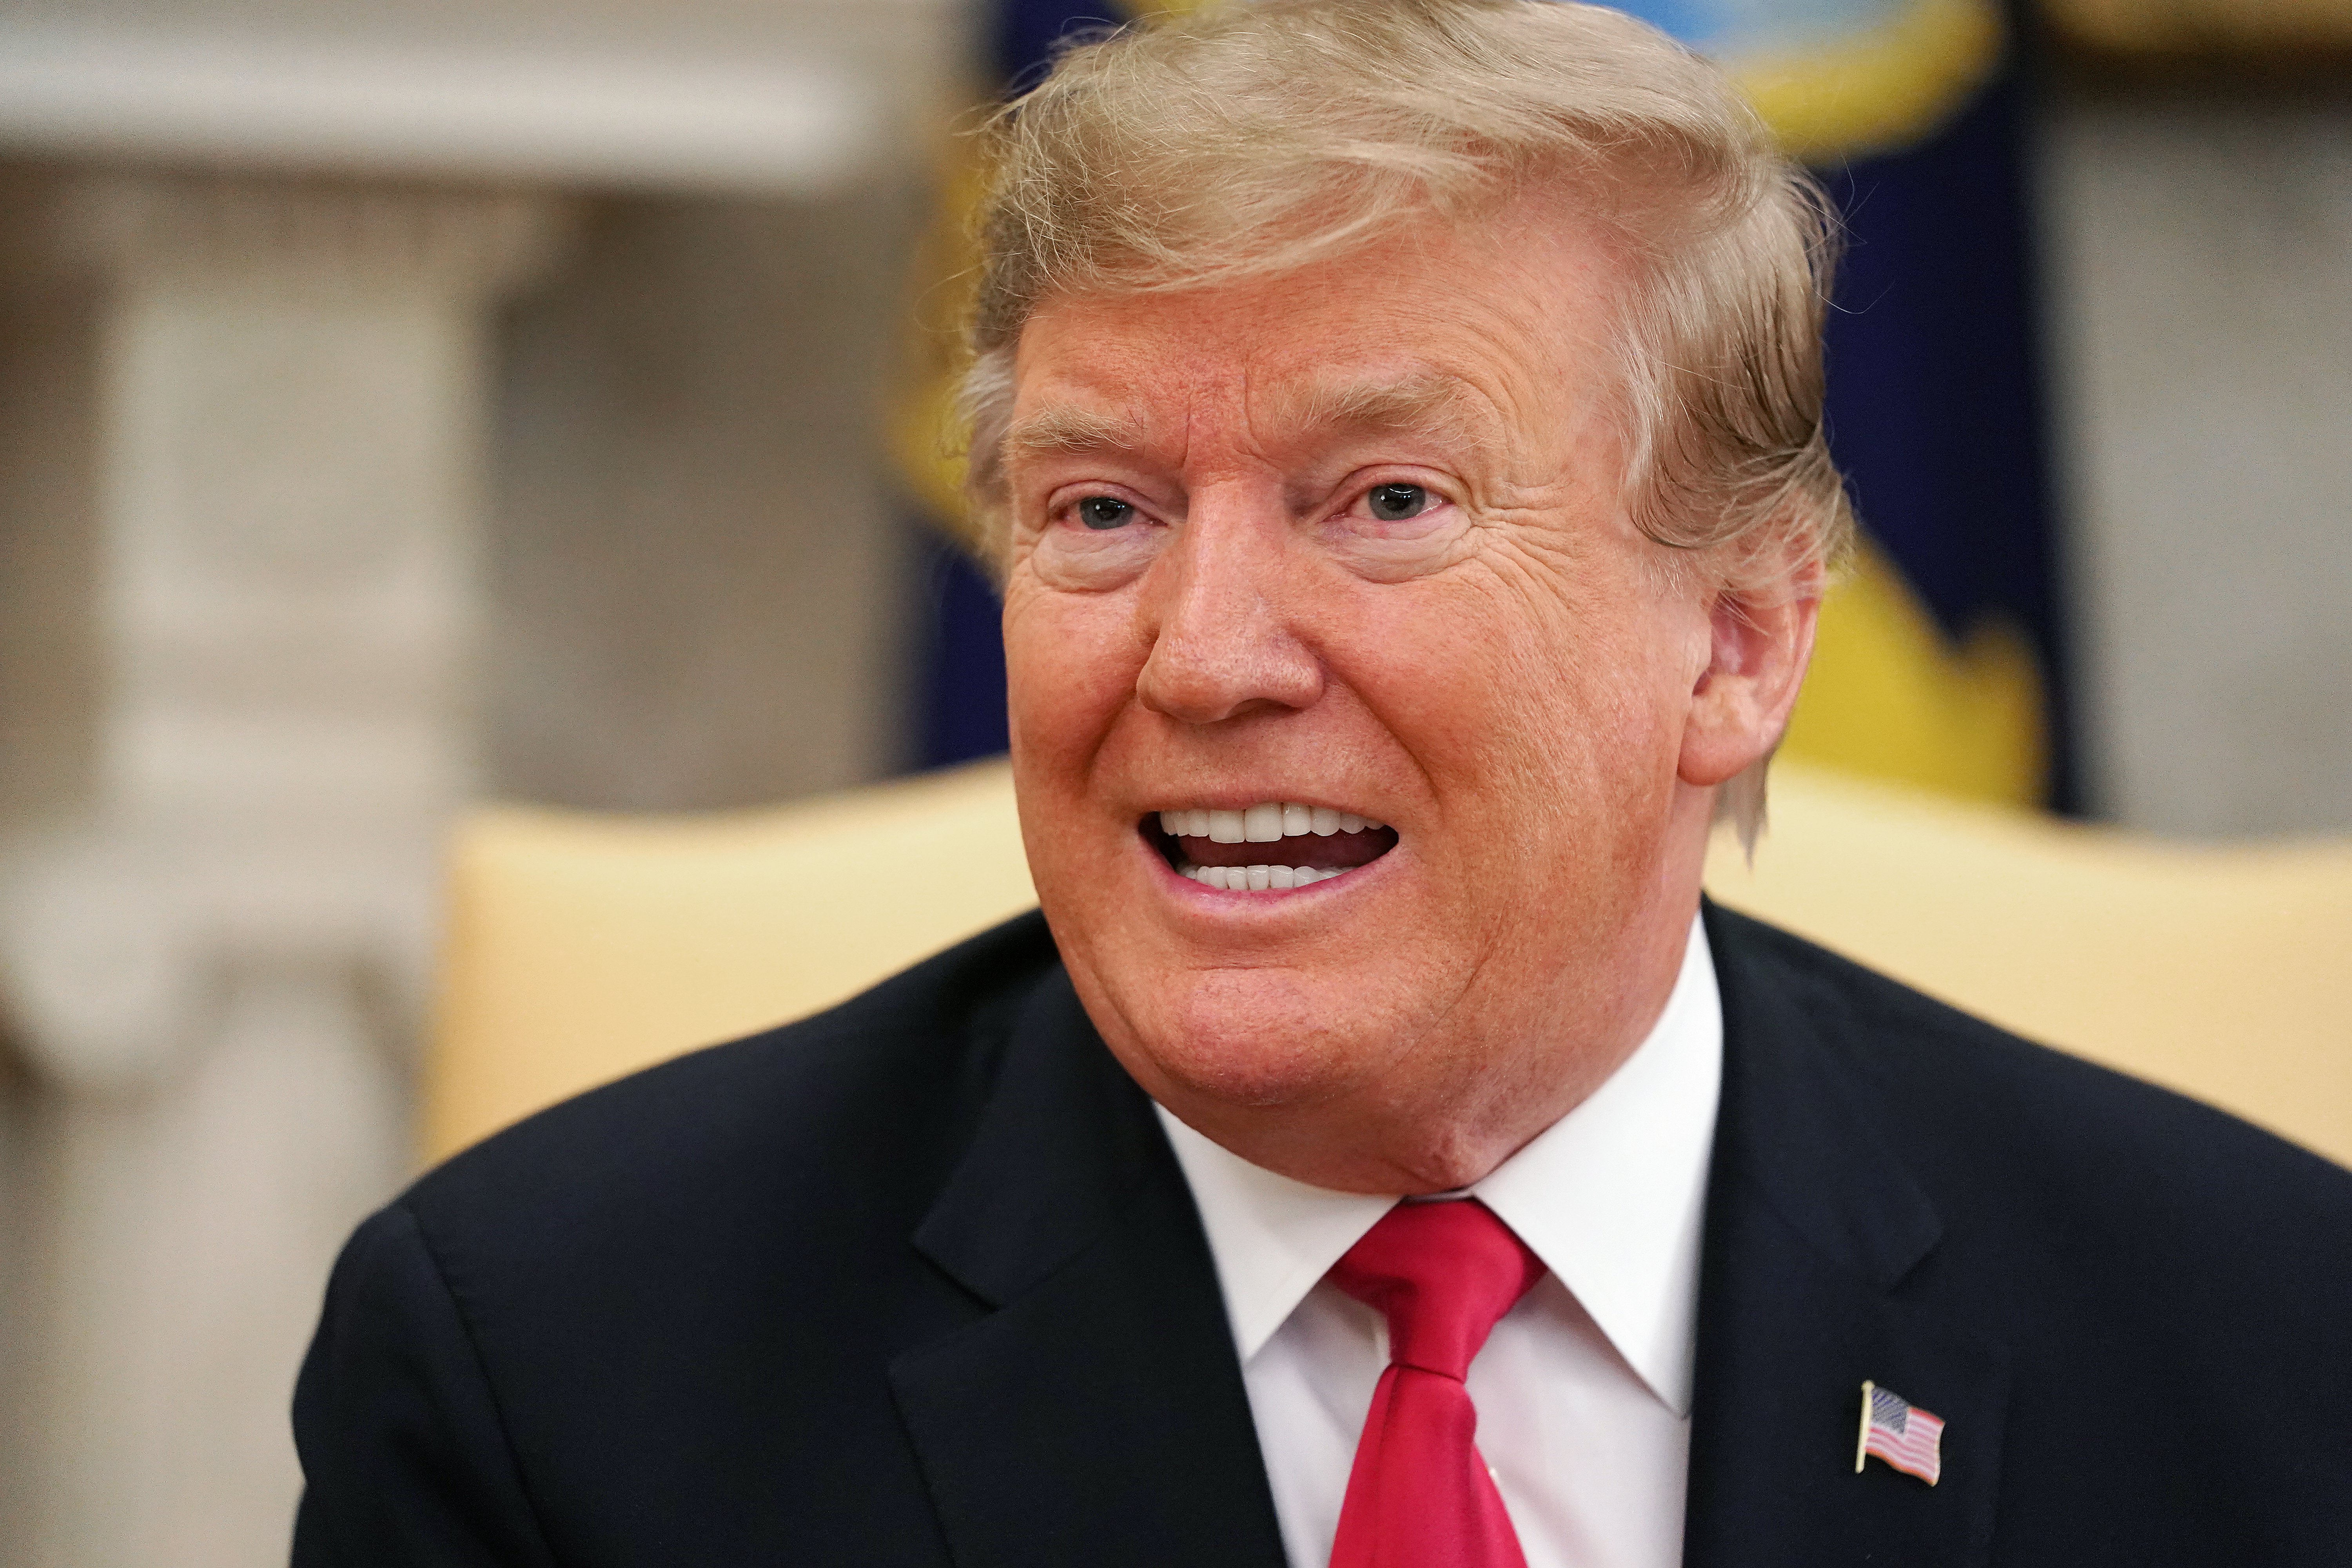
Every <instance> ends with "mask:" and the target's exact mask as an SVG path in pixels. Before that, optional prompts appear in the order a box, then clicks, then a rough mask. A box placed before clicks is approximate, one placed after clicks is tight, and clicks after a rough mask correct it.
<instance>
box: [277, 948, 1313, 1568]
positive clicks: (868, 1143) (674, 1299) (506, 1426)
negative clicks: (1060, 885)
mask: <svg viewBox="0 0 2352 1568" xmlns="http://www.w3.org/2000/svg"><path fill="white" fill-rule="evenodd" d="M1170 1380H1173V1382H1172V1384H1171V1383H1170ZM296 1431H297V1438H298V1443H299V1447H300V1449H301V1453H302V1458H303V1465H304V1470H305V1475H306V1478H307V1481H308V1489H307V1490H306V1493H305V1496H304V1500H303V1504H302V1509H301V1513H300V1517H299V1524H298V1528H297V1536H296V1547H295V1560H296V1562H297V1563H298V1564H300V1563H320V1564H323V1563H415V1564H425V1563H431V1564H436V1565H444V1564H470V1563H483V1564H487V1563H557V1562H560V1563H567V1564H613V1565H615V1568H618V1565H621V1564H642V1563H649V1562H678V1563H697V1564H698V1565H708V1568H719V1565H723V1564H730V1563H774V1562H794V1563H812V1564H823V1563H841V1564H852V1563H855V1564H869V1563H893V1564H895V1563H907V1564H940V1565H941V1568H945V1564H947V1563H949V1562H950V1560H952V1561H953V1562H954V1563H957V1564H958V1565H959V1568H969V1565H971V1564H988V1563H1003V1564H1007V1565H1010V1564H1014V1563H1019V1564H1023V1565H1024V1568H1027V1565H1032V1564H1034V1565H1039V1568H1044V1565H1050V1564H1053V1563H1071V1564H1076V1563H1086V1562H1098V1561H1118V1562H1121V1563H1138V1564H1151V1563H1164V1564H1168V1565H1170V1568H1173V1565H1174V1564H1177V1563H1191V1562H1207V1561H1218V1562H1232V1563H1261V1564H1265V1565H1266V1568H1274V1565H1275V1564H1276V1563H1278V1560H1279V1544H1278V1539H1277V1536H1276V1527H1275V1525H1274V1522H1273V1514H1272V1504H1271V1501H1270V1500H1268V1499H1267V1498H1266V1497H1265V1480H1264V1473H1263V1467H1262V1464H1261V1463H1260V1461H1259V1458H1258V1456H1257V1450H1256V1445H1255V1435H1254V1433H1253V1431H1252V1429H1251V1427H1250V1425H1249V1417H1248V1410H1247V1405H1246V1397H1245V1395H1244V1393H1243V1391H1242V1388H1241V1384H1240V1373H1239V1368H1238V1365H1237V1363H1235V1362H1234V1352H1233V1349H1232V1342H1231V1339H1230V1337H1229V1335H1228V1333H1227V1331H1226V1329H1225V1326H1224V1322H1223V1307H1222V1301H1221V1299H1220V1298H1219V1297H1218V1295H1217V1292H1216V1287H1215V1278H1214V1271H1213V1266H1212V1265H1211V1264H1210V1263H1209V1260H1208V1258H1207V1252H1206V1244H1205V1241H1204V1240H1203V1239H1202V1237H1201V1236H1200V1233H1199V1222H1198V1219H1197V1216H1196V1215H1194V1214H1193V1212H1192V1207H1191V1200H1190V1195H1189V1194H1188V1193H1187V1192H1186V1191H1185V1190H1184V1188H1183V1184H1182V1180H1181V1174H1180V1173H1178V1172H1177V1171H1176V1168H1175V1165H1174V1161H1173V1158H1172V1156H1171V1155H1170V1154H1169V1152H1168V1150H1167V1146H1166V1142H1165V1140H1164V1139H1163V1138H1162V1137H1161V1135H1160V1131H1159V1127H1158V1124H1157V1122H1156V1121H1155V1120H1154V1119H1153V1117H1152V1116H1151V1114H1150V1106H1149V1101H1148V1100H1145V1099H1144V1097H1143V1095H1142V1093H1141V1091H1140V1090H1139V1089H1136V1087H1135V1086H1134V1084H1133V1082H1132V1081H1131V1080H1129V1079H1128V1078H1127V1077H1126V1075H1125V1074H1124V1072H1122V1071H1121V1070H1120V1069H1119V1068H1118V1065H1117V1063H1116V1062H1115V1061H1114V1060H1113V1059H1112V1058H1110V1057H1109V1055H1108V1052H1107V1051H1106V1050H1105V1049H1104V1048H1103V1047H1102V1046H1101V1043H1100V1041H1099V1039H1098V1038H1097V1037H1095V1035H1094V1033H1093V1030H1092V1028H1091V1026H1089V1025H1088V1024H1087V1021H1086V1019H1085V1016H1084V1013H1083V1011H1082V1010H1081V1009H1080V1008H1079V1007H1078V1005H1077V1003H1076V997H1075V995H1074V994H1072V993H1071V991H1070V988H1069V985H1068V982H1067V979H1066V976H1065V975H1064V974H1063V973H1062V971H1061V968H1060V965H1059V962H1058V959H1057V957H1056V955H1055V950H1054V946H1053V942H1052V940H1051V938H1050V936H1049V935H1048V933H1047V931H1046V930H1045V922H1044V921H1043V920H1042V919H1041V918H1039V917H1037V916H1034V915H1032V916H1029V917H1026V918H1024V919H1022V920H1018V921H1013V922H1011V923H1010V924H1008V925H1006V926H1004V927H1001V928H999V929H998V930H996V931H991V932H988V933H986V934H984V935H982V936H981V937H978V938H975V939H973V940H972V941H971V942H966V943H964V944H963V945H961V946H960V947H957V948H955V949H952V950H950V952H946V953H944V954H941V955H940V957H938V958H935V959H933V960H931V961H929V962H928V963H924V964H921V965H919V966H917V967H916V968H915V969H913V970H910V971H908V972H907V973H904V974H901V975H899V976H898V977H896V978H895V979H892V980H890V981H887V982H886V983H885V984H882V985H880V986H878V987H877V988H876V989H875V990H873V991H870V992H868V993H866V994H864V995H862V996H859V997H857V998H856V999H854V1000H853V1001H851V1002H849V1003H846V1004H845V1005H842V1006H840V1007H838V1008H835V1009H834V1010H833V1011H831V1012H829V1013H826V1014H824V1015H821V1016H817V1017H814V1018H812V1019H809V1020H806V1021H804V1022H802V1023H798V1024H794V1025H792V1026H788V1027H785V1028H782V1029H778V1030H774V1031H772V1032H770V1033H768V1034H765V1035H761V1036H759V1037H754V1038H751V1039H748V1040H744V1041H740V1042H737V1043H735V1044H731V1045H727V1046H721V1047H715V1048H713V1049H709V1050H706V1051H701V1052H698V1053H695V1054H693V1055H690V1056H688V1057H684V1058H679V1059H677V1060H676V1061H672V1062H669V1063H667V1064H664V1065H662V1066H660V1067H656V1068H652V1069H650V1070H647V1071H646V1072H642V1073H639V1074H637V1075H635V1076H633V1077H631V1078H628V1079H623V1080H622V1081H620V1082H618V1083H615V1084H613V1085H610V1086H607V1087H606V1088H604V1089H597V1090H593V1091H592V1092H590V1093H588V1094H585V1095H583V1096H581V1097H580V1098H578V1099H575V1100H571V1101H569V1102H567V1103H565V1104H562V1105H560V1106H557V1107H555V1108H553V1109H551V1110H547V1111H544V1112H541V1114H539V1115H537V1116H535V1117H532V1118H530V1120H528V1121H524V1122H522V1123H520V1124H519V1125H517V1126H515V1127H513V1128H510V1129H509V1130H508V1131H504V1132H501V1133H499V1134H498V1135H496V1136H494V1137H493V1138H491V1139H489V1140H488V1141H487V1142H484V1143H482V1144H480V1145H478V1146H477V1147H476V1148H474V1149H472V1150H469V1151H467V1152H465V1153H462V1154H460V1155H458V1156H457V1157H456V1158H454V1159H452V1160H451V1161H450V1162H448V1163H446V1164H445V1165H443V1166H442V1167H441V1168H439V1169H438V1170H436V1171H435V1172H433V1173H429V1174H428V1175H426V1176H425V1177H424V1178H423V1179H422V1180H420V1181H419V1182H418V1183H417V1184H415V1186H414V1187H413V1188H411V1189H410V1191H409V1192H407V1193H406V1194H404V1195H403V1196H402V1197H401V1198H400V1199H398V1200H397V1201H396V1202H394V1204H393V1205H390V1206H389V1207H388V1208H387V1209H386V1210H384V1211H383V1213H382V1214H380V1215H377V1216H375V1217H374V1218H373V1219H372V1220H371V1221H369V1222H368V1224H367V1225H365V1226H362V1229H361V1230H360V1232H359V1234H358V1235H357V1236H356V1237H354V1238H353V1240H352V1244H351V1246H350V1247H348V1248H347V1249H346V1251H345V1254H344V1257H343V1258H342V1260H341V1263H340V1264H339V1265H338V1268H337V1270H336V1275H335V1278H334V1279H333V1281H332V1283H331V1286H330V1289H329V1298H328V1302H327V1306H326V1310H325V1312H324V1315H323V1318H322V1321H321V1324H320V1332H319V1336H318V1339H317V1342H315V1344H314V1346H313V1348H312V1351H311V1353H310V1358H309V1360H308V1362H307V1363H306V1364H305V1367H304V1371H303V1374H302V1378H301V1383H300V1386H299V1389H298V1391H297V1395H296ZM1101 1553H1108V1555H1100V1554H1101Z"/></svg>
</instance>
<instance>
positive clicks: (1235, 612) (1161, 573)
mask: <svg viewBox="0 0 2352 1568" xmlns="http://www.w3.org/2000/svg"><path fill="white" fill-rule="evenodd" d="M1288 542H1289V541H1288V530H1287V527H1286V523H1285V521H1284V520H1283V519H1281V518H1279V517H1278V516H1270V515H1267V514H1266V512H1265V509H1264V508H1263V507H1262V506H1252V505H1250V504H1248V503H1247V502H1246V501H1244V500H1236V499H1227V498H1217V497H1210V496H1195V497H1194V500H1193V505H1192V509H1191V512H1190V514H1189V515H1188V516H1187V518H1186V520H1185V521H1184V523H1183V525H1182V527H1181V529H1180V531H1179V532H1178V536H1177V538H1176V539H1175V540H1174V541H1173V542H1171V548H1170V549H1169V550H1168V551H1167V552H1165V553H1164V554H1162V556H1161V557H1160V560H1159V561H1158V562H1156V563H1154V566H1153V573H1152V581H1151V582H1150V583H1149V584H1147V585H1146V591H1145V593H1144V595H1143V598H1142V600H1141V602H1140V605H1139V612H1138V613H1139V615H1141V616H1143V617H1144V620H1145V625H1144V626H1143V627H1142V630H1143V632H1144V635H1145V636H1146V637H1148V638H1149V639H1150V645H1151V653H1150V657H1149V658H1146V659H1145V660H1144V663H1143V668H1142V670H1141V671H1140V673H1139V674H1138V675H1137V677H1136V681H1135V691H1136V696H1137V697H1138V698H1139V700H1141V701H1142V703H1143V705H1144V706H1145V707H1147V708H1149V709H1150V710H1152V711H1153V712H1155V713H1161V714H1165V715H1166V716H1167V717H1169V718H1171V719H1173V720H1176V721H1179V722H1180V723H1185V724H1215V723H1219V722H1222V721H1224V720H1227V719H1238V718H1242V717H1244V716H1247V715H1250V714H1254V713H1263V712H1276V711H1280V710H1298V709H1304V708H1307V707H1310V706H1312V705H1313V704H1314V702H1315V700H1316V699H1317V698H1318V697H1320V696H1321V695H1322V693H1323V664H1322V660H1321V659H1319V658H1317V657H1316V654H1315V652H1314V650H1313V649H1312V648H1311V647H1308V646H1307V643H1306V642H1305V641H1303V640H1302V639H1301V638H1300V637H1299V635H1298V631H1297V627H1296V626H1295V625H1294V624H1293V618H1292V616H1291V614H1290V609H1289V606H1291V605H1293V604H1294V602H1295V598H1294V596H1295V595H1296V593H1297V586H1296V584H1297V563H1292V562H1290V561H1288V560H1286V553H1287V546H1288Z"/></svg>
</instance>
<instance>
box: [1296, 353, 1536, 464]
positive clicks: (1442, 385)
mask: <svg viewBox="0 0 2352 1568" xmlns="http://www.w3.org/2000/svg"><path fill="white" fill-rule="evenodd" d="M1276 415H1277V417H1278V418H1279V419H1280V420H1281V422H1282V423H1283V424H1284V425H1285V426H1289V427H1292V428H1299V427H1304V428H1309V429H1326V430H1385V431H1394V432H1397V433H1400V434H1414V435H1428V436H1435V437H1439V438H1440V439H1442V440H1444V441H1445V442H1446V443H1447V444H1449V445H1451V446H1454V447H1460V448H1463V449H1465V450H1466V451H1469V452H1473V453H1486V452H1489V451H1492V450H1493V449H1494V447H1496V445H1497V444H1498V432H1497V431H1496V427H1495V416H1494V411H1493V410H1492V409H1491V408H1490V407H1489V406H1488V405H1486V401H1485V400H1484V399H1482V398H1480V397H1479V396H1478V395H1476V394H1475V393H1474V392H1472V391H1471V390H1470V387H1469V386H1468V384H1466V383H1465V382H1463V381H1462V380H1460V379H1459V378H1458V377H1454V376H1451V375H1444V374H1439V373H1437V372H1435V371H1415V372H1412V373H1410V374H1404V375H1398V376H1366V377H1359V378H1355V379H1350V380H1344V381H1326V382H1318V383H1314V384H1310V385H1308V386H1307V387H1306V388H1304V389H1302V390H1299V391H1297V392H1292V393H1288V394H1286V395H1284V396H1282V397H1281V398H1279V399H1278V400H1277V401H1276Z"/></svg>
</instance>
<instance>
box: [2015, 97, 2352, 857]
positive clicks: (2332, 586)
mask: <svg viewBox="0 0 2352 1568" xmlns="http://www.w3.org/2000/svg"><path fill="white" fill-rule="evenodd" d="M2045 148H2046V150H2045V159H2044V165H2043V169H2042V200H2043V208H2044V212H2045V214H2046V223H2045V233H2046V237H2047V240H2048V258H2049V264H2050V274H2049V275H2050V279H2051V294H2052V305H2053V318H2054V325H2055V328H2056V342H2055V344H2054V347H2055V351H2056V352H2055V353H2054V354H2053V363H2054V364H2055V366H2056V367H2057V371H2058V375H2059V387H2058V392H2059V398H2058V407H2059V410H2060V418H2061V432H2060V433H2061V437H2062V440H2061V452H2062V455H2063V456H2064V458H2065V459H2066V462H2067V467H2068V468H2069V470H2070V471H2071V475H2072V483H2073V501H2074V507H2073V513H2074V521H2075V536H2074V572H2073V575H2074V585H2075V594H2076V598H2077V603H2078V606H2079V613H2080V625H2081V627H2082V639H2083V640H2082V645H2081V646H2082V662H2083V687H2082V713H2083V716H2084V739H2085V742H2086V749H2087V751H2088V752H2089V758H2088V760H2089V763H2090V774H2091V784H2092V792H2093V796H2094V802H2095V805H2098V806H2099V807H2101V808H2103V809H2104V810H2105V811H2106V812H2108V813H2111V814H2112V815H2113V816H2116V817H2117V818H2119V819H2120V820H2122V821H2124V822H2126V823H2128V824H2131V825H2132V826H2139V827H2147V828H2154V829H2158V830H2160V831H2164V832H2169V833H2190V834H2246V833H2270V832H2280V831H2298V830H2313V829H2332V830H2336V831H2344V830H2347V829H2352V105H2347V104H2345V103H2343V102H2341V101H2338V102H2336V103H2334V104H2323V103H2303V104H2295V103H2292V102H2288V103H2276V104H2269V105H2263V104H2253V103H2244V102H2241V103H2235V104H2230V103H2216V102H2211V101H2206V102H2194V101H2181V102H2173V103H2161V102H2157V103H2150V102H2142V103H2138V104H2131V103H2120V102H2115V101H2089V102H2076V103H2073V104H2069V105H2064V106H2062V108H2061V109H2060V110H2059V111H2058V112H2057V113H2055V114H2054V115H2053V118H2052V122H2051V124H2050V126H2049V136H2048V140H2047V142H2046V144H2045Z"/></svg>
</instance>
